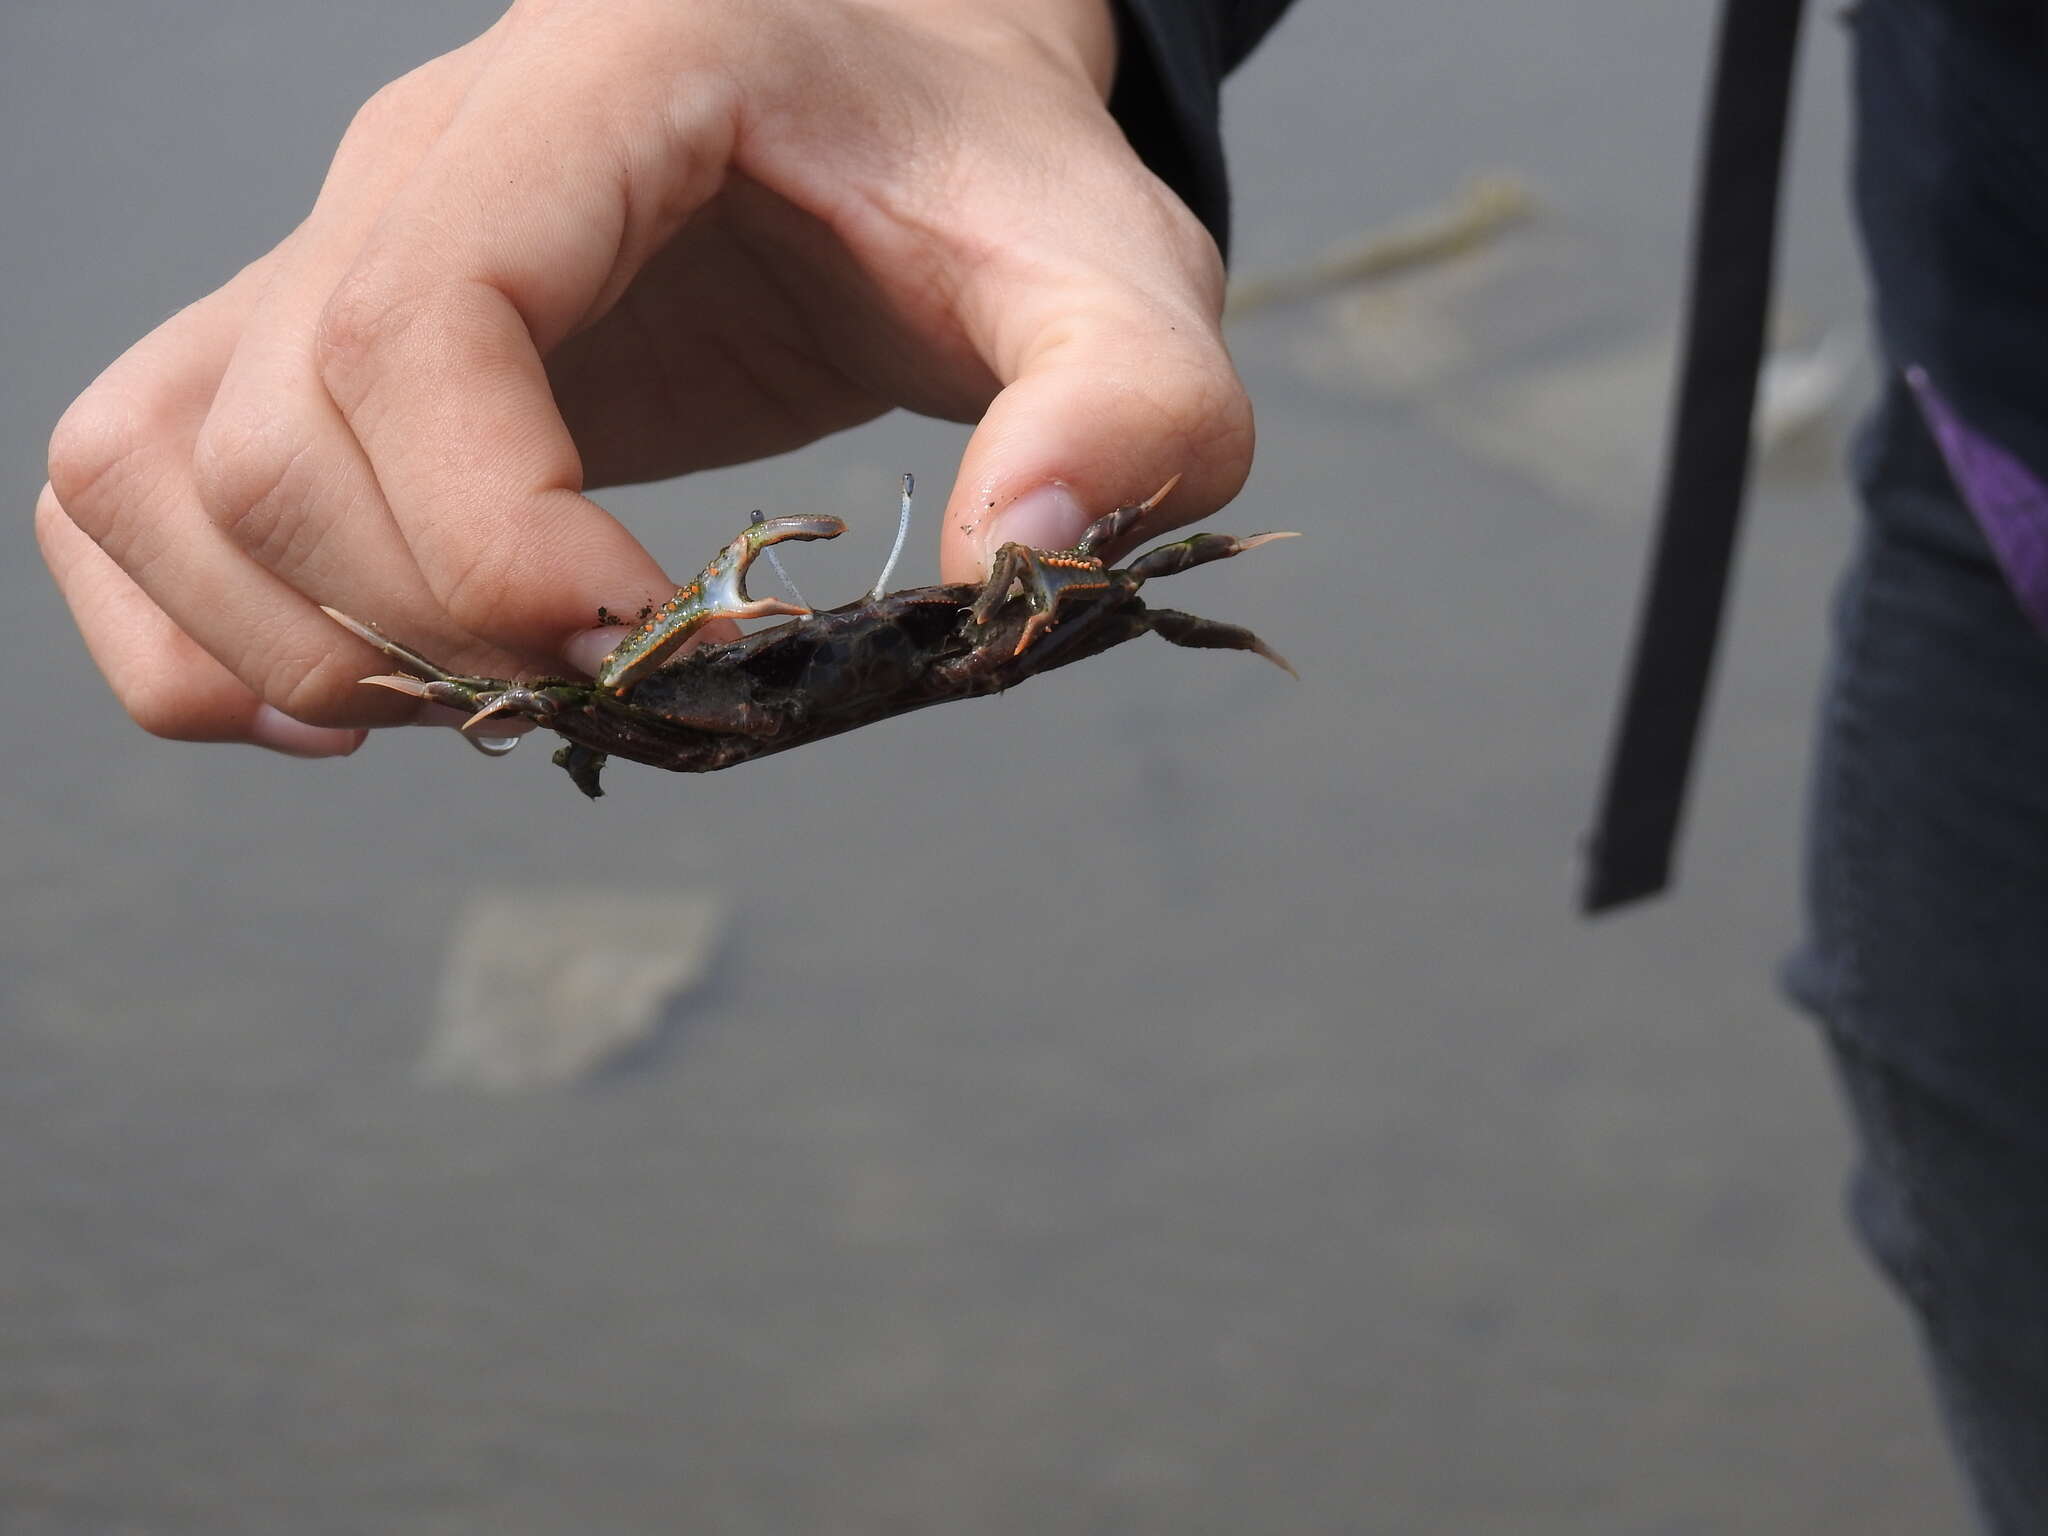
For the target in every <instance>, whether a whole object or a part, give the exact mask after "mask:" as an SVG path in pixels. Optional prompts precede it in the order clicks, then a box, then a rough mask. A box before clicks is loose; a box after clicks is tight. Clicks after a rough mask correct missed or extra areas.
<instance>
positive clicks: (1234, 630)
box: [1145, 608, 1301, 682]
mask: <svg viewBox="0 0 2048 1536" xmlns="http://www.w3.org/2000/svg"><path fill="white" fill-rule="evenodd" d="M1145 627H1146V628H1148V629H1150V630H1151V631H1152V633H1153V634H1155V635H1157V636H1158V637H1159V638H1160V639H1162V640H1164V641H1165V642H1166V643H1167V644H1169V645H1184V646H1186V647H1187V648H1188V649H1189V650H1191V651H1250V652H1251V653H1252V654H1253V655H1254V656H1263V657H1265V658H1266V660H1268V661H1270V662H1271V663H1273V665H1274V666H1276V667H1278V668H1279V669H1280V670H1281V671H1283V672H1285V673H1286V674H1287V675H1288V676H1289V677H1291V678H1293V679H1294V680H1295V681H1296V682H1299V681H1300V680H1301V674H1300V673H1299V672H1297V671H1295V670H1294V668H1293V667H1292V666H1290V665H1289V664H1288V661H1287V658H1286V657H1285V656H1282V655H1281V654H1280V653H1279V652H1278V651H1276V650H1274V649H1273V648H1272V647H1271V646H1270V645H1268V644H1266V642H1265V641H1263V640H1261V639H1260V638H1259V637H1258V636H1257V635H1255V634H1253V633H1252V632H1251V631H1250V630H1248V629H1241V628H1239V627H1238V626H1237V625H1235V624H1224V623H1220V622H1218V621H1217V620H1215V619H1202V618H1197V617H1196V616H1195V615H1194V614H1192V613H1182V612H1180V611H1179V610H1178V609H1175V608H1147V609H1146V610H1145Z"/></svg>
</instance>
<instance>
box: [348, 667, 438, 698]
mask: <svg viewBox="0 0 2048 1536" xmlns="http://www.w3.org/2000/svg"><path fill="white" fill-rule="evenodd" d="M356 681H357V682H358V683H367V684H369V685H371V686H372V687H376V688H389V689H390V690H391V691H392V692H393V693H403V694H406V695H408V696H409V697H411V698H415V699H431V698H432V697H433V696H434V695H433V686H432V684H429V683H423V682H421V681H420V680H419V679H418V678H416V677H399V676H396V675H394V674H390V673H379V674H378V675H377V676H375V677H362V678H358V679H356Z"/></svg>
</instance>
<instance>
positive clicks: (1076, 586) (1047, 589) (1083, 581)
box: [970, 544, 1111, 656]
mask: <svg viewBox="0 0 2048 1536" xmlns="http://www.w3.org/2000/svg"><path fill="white" fill-rule="evenodd" d="M1013 584H1021V585H1022V587H1023V589H1024V598H1025V601H1027V602H1028V603H1029V604H1030V605H1031V617H1030V618H1028V619H1026V620H1025V621H1024V632H1023V633H1022V634H1021V635H1019V636H1018V637H1017V649H1016V650H1015V651H1013V652H1012V653H1011V654H1012V655H1016V656H1021V655H1023V654H1024V651H1025V649H1026V647H1028V646H1029V645H1030V644H1031V642H1032V641H1033V640H1036V639H1037V638H1038V637H1039V635H1041V634H1042V633H1044V632H1045V631H1046V630H1047V629H1050V628H1051V627H1052V625H1053V622H1054V620H1055V619H1057V618H1058V616H1059V609H1060V604H1061V602H1062V601H1064V600H1065V599H1066V598H1068V597H1070V596H1073V595H1075V594H1077V593H1094V592H1101V591H1104V590H1105V589H1107V588H1108V587H1109V586H1110V585H1111V580H1110V576H1109V573H1108V572H1107V571H1105V570H1104V569H1103V566H1102V562H1101V561H1100V560H1097V559H1096V558H1095V557H1094V556H1093V555H1086V554H1083V553H1081V552H1080V551H1079V550H1061V549H1033V548H1031V547H1030V546H1029V545H1026V544H1005V545H1004V546H1003V547H1002V548H1001V549H999V550H997V551H996V557H995V560H994V562H993V563H992V565H991V567H990V569H989V574H988V581H987V582H986V583H984V584H983V586H982V589H981V592H980V595H979V596H977V597H976V598H975V599H974V602H973V604H972V605H971V607H970V612H972V613H973V615H974V622H975V623H977V624H986V623H988V621H989V620H990V619H991V618H993V617H994V616H995V613H996V610H997V609H998V608H1000V607H1002V605H1003V604H1004V603H1005V602H1007V601H1008V600H1009V596H1010V588H1011V586H1012V585H1013Z"/></svg>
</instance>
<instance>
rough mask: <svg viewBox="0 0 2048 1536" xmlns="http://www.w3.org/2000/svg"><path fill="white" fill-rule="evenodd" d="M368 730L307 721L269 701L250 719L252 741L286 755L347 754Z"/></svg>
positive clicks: (344, 755) (317, 755)
mask: <svg viewBox="0 0 2048 1536" xmlns="http://www.w3.org/2000/svg"><path fill="white" fill-rule="evenodd" d="M369 734H370V733H369V732H368V731H344V730H337V729H335V728H334V727H332V726H325V725H308V724H306V722H305V721H303V720H294V719H293V718H292V717H291V716H290V715H288V714H286V713H285V712H284V711H283V710H281V709H278V708H275V707H274V706H272V705H269V704H265V705H263V706H261V707H260V708H258V709H257V711H256V715H255V718H254V719H252V720H251V721H250V722H249V739H250V740H251V741H253V742H255V743H256V745H257V746H259V747H267V748H269V749H270V750H271V751H272V752H282V753H283V754H284V755H285V756H286V757H347V756H348V755H349V753H351V752H353V751H355V749H356V748H357V747H360V746H361V745H362V744H363V742H364V741H365V740H366V739H367V738H368V736H369Z"/></svg>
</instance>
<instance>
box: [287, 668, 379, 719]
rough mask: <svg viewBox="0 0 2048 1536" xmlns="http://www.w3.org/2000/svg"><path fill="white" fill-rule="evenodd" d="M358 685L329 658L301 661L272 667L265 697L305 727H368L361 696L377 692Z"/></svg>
mask: <svg viewBox="0 0 2048 1536" xmlns="http://www.w3.org/2000/svg"><path fill="white" fill-rule="evenodd" d="M356 682H357V680H356V679H355V678H354V677H345V676H343V675H342V673H341V671H340V670H339V669H338V667H337V663H336V662H335V661H334V660H333V659H332V658H330V657H320V658H317V659H314V658H299V659H295V660H292V661H287V662H283V663H279V664H277V665H275V666H273V668H272V670H271V674H270V676H269V677H268V678H267V679H266V680H265V684H264V688H263V697H264V699H265V700H266V701H267V702H269V703H270V704H273V705H275V706H276V707H277V708H278V709H280V710H282V711H283V712H284V713H285V714H287V715H290V716H291V717H292V718H293V719H294V720H298V721H301V722H303V723H304V724H306V725H324V726H337V727H343V728H346V727H349V726H356V725H362V724H364V723H365V722H364V719H363V714H364V711H363V709H362V703H363V699H362V695H364V694H366V693H371V692H375V691H377V690H373V689H367V688H358V687H357V686H356Z"/></svg>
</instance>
